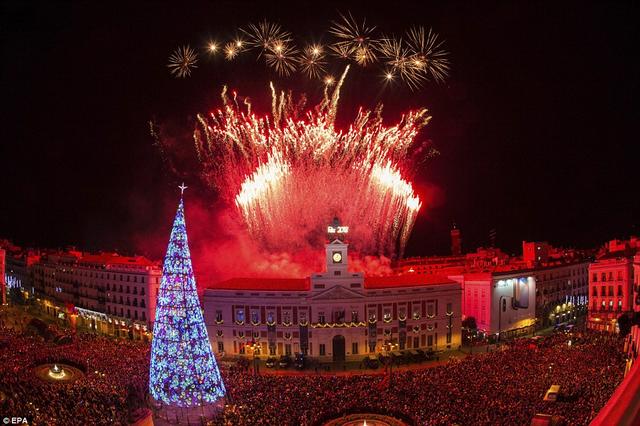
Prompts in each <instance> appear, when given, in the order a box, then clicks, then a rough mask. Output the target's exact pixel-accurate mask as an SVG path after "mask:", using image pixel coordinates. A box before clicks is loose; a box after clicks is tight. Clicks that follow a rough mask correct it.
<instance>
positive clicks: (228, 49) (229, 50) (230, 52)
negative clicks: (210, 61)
mask: <svg viewBox="0 0 640 426" xmlns="http://www.w3.org/2000/svg"><path fill="white" fill-rule="evenodd" d="M239 52H240V51H239V49H238V48H237V46H236V43H233V42H229V43H227V44H226V45H225V46H224V56H225V58H227V60H229V61H230V60H232V59H234V58H235V57H236V56H238V53H239Z"/></svg>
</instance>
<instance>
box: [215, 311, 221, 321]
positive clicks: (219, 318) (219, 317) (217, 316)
mask: <svg viewBox="0 0 640 426" xmlns="http://www.w3.org/2000/svg"><path fill="white" fill-rule="evenodd" d="M216 322H222V311H221V310H217V311H216Z"/></svg>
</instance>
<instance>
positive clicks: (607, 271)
mask: <svg viewBox="0 0 640 426" xmlns="http://www.w3.org/2000/svg"><path fill="white" fill-rule="evenodd" d="M639 249H640V240H639V239H638V238H636V237H632V238H630V239H629V240H626V241H619V240H613V241H610V242H609V243H607V245H606V246H605V247H604V249H603V250H601V252H600V253H599V254H598V255H597V257H596V260H595V261H594V262H593V263H591V265H589V318H588V327H589V328H592V329H595V330H601V331H609V332H615V331H617V319H618V318H619V317H620V316H621V315H624V314H626V315H631V314H632V312H633V311H634V279H635V278H634V256H635V254H636V253H638V250H639Z"/></svg>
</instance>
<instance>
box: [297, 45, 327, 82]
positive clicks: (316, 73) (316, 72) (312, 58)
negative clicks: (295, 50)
mask: <svg viewBox="0 0 640 426" xmlns="http://www.w3.org/2000/svg"><path fill="white" fill-rule="evenodd" d="M322 52H323V49H322V46H320V45H317V44H314V45H311V46H308V47H307V48H306V49H304V51H303V52H302V55H301V56H300V59H299V60H298V62H299V65H300V70H301V71H302V72H304V73H305V74H306V75H307V76H308V77H309V78H314V79H318V78H320V76H321V75H323V74H324V72H325V66H326V65H327V61H326V60H325V59H324V54H323V53H322Z"/></svg>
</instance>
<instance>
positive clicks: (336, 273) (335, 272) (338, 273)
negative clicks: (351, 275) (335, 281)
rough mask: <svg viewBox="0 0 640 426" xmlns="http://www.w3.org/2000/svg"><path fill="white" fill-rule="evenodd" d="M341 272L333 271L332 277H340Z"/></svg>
mask: <svg viewBox="0 0 640 426" xmlns="http://www.w3.org/2000/svg"><path fill="white" fill-rule="evenodd" d="M340 274H341V272H340V271H333V275H340Z"/></svg>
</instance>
